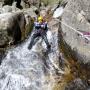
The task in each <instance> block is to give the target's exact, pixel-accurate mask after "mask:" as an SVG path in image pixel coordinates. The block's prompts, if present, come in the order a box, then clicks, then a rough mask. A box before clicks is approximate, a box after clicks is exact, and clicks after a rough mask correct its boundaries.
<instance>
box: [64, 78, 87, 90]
mask: <svg viewBox="0 0 90 90" xmlns="http://www.w3.org/2000/svg"><path fill="white" fill-rule="evenodd" d="M87 88H88V86H87V83H86V82H85V81H83V80H81V79H80V78H77V79H75V80H74V81H72V82H71V83H69V84H68V85H67V86H66V88H65V90H88V89H87Z"/></svg>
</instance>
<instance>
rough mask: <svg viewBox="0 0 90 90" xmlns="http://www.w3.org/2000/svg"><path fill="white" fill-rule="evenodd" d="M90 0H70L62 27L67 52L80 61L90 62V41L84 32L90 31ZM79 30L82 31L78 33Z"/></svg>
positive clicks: (63, 17) (65, 10)
mask: <svg viewBox="0 0 90 90" xmlns="http://www.w3.org/2000/svg"><path fill="white" fill-rule="evenodd" d="M89 6H90V1H89V0H70V1H68V4H67V5H66V7H65V9H64V13H63V16H62V22H63V23H61V29H62V32H63V35H62V36H63V42H64V46H65V47H64V48H65V49H66V50H67V51H66V50H65V51H66V53H67V54H68V55H71V56H72V57H74V59H76V60H78V62H79V63H83V64H86V65H87V64H88V66H89V64H90V42H89V40H90V39H89V40H87V39H85V38H84V36H83V37H82V35H83V32H87V33H89V32H90V22H89V20H90V12H89V9H90V7H89ZM78 31H79V32H80V33H81V34H82V35H80V33H78Z"/></svg>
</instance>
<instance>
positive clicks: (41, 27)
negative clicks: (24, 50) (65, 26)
mask: <svg viewBox="0 0 90 90" xmlns="http://www.w3.org/2000/svg"><path fill="white" fill-rule="evenodd" d="M43 20H44V19H43V17H42V16H39V17H38V21H35V22H34V34H33V36H32V38H31V42H30V44H29V46H28V49H31V48H32V46H33V44H34V41H35V39H36V38H37V37H42V39H44V41H45V43H46V45H47V49H50V47H51V45H50V44H49V42H48V39H47V35H46V32H47V30H48V27H47V22H45V21H43Z"/></svg>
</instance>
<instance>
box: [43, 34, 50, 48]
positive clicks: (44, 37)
mask: <svg viewBox="0 0 90 90" xmlns="http://www.w3.org/2000/svg"><path fill="white" fill-rule="evenodd" d="M42 38H43V39H44V41H45V43H46V45H47V49H49V48H50V47H51V45H50V44H49V42H48V39H47V37H46V35H42Z"/></svg>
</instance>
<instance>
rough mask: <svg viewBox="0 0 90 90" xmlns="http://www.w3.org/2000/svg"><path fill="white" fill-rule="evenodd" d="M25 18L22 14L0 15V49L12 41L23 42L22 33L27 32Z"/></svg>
mask: <svg viewBox="0 0 90 90" xmlns="http://www.w3.org/2000/svg"><path fill="white" fill-rule="evenodd" d="M25 24H26V23H25V17H24V14H23V13H22V12H17V13H4V14H0V47H2V46H4V45H6V44H8V43H9V42H10V41H11V40H12V41H13V42H17V41H20V40H21V37H22V34H21V32H25Z"/></svg>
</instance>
